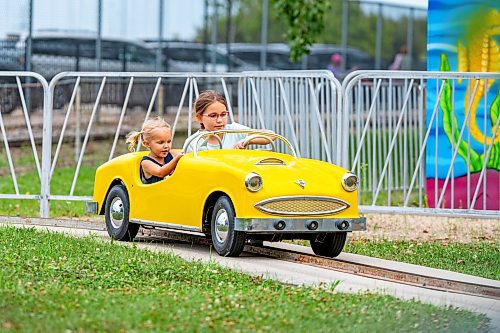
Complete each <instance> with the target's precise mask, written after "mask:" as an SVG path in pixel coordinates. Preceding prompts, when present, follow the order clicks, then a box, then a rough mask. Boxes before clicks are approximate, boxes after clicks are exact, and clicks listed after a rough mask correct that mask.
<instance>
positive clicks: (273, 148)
mask: <svg viewBox="0 0 500 333" xmlns="http://www.w3.org/2000/svg"><path fill="white" fill-rule="evenodd" d="M253 139H264V140H267V141H269V144H270V145H271V151H276V146H275V145H274V142H273V140H271V138H269V137H267V136H265V135H262V134H251V135H248V136H247V137H246V138H245V140H243V142H242V143H241V144H242V145H243V147H244V148H245V149H247V147H248V146H249V145H250V141H252V140H253Z"/></svg>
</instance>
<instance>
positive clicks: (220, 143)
mask: <svg viewBox="0 0 500 333" xmlns="http://www.w3.org/2000/svg"><path fill="white" fill-rule="evenodd" d="M212 136H214V137H216V138H217V141H219V149H222V140H221V138H220V137H219V136H218V135H217V134H212V133H208V134H207V135H206V139H204V140H203V141H202V142H201V144H200V147H201V146H206V145H207V144H208V139H210V137H212Z"/></svg>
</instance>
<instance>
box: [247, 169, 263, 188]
mask: <svg viewBox="0 0 500 333" xmlns="http://www.w3.org/2000/svg"><path fill="white" fill-rule="evenodd" d="M245 186H246V187H247V189H248V190H249V191H250V192H257V191H258V190H260V189H261V188H262V177H261V176H260V175H259V174H258V173H255V172H250V173H249V174H248V175H247V176H246V178H245Z"/></svg>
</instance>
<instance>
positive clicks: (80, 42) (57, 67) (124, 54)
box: [0, 33, 156, 113]
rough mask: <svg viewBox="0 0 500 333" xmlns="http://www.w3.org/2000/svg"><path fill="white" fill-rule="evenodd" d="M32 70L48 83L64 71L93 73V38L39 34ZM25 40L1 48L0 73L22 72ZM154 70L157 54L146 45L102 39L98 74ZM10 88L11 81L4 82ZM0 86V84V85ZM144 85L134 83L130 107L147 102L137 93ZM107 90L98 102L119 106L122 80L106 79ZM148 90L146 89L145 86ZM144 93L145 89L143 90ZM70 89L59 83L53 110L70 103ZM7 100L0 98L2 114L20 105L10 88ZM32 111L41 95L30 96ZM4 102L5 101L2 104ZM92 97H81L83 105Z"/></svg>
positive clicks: (13, 82)
mask: <svg viewBox="0 0 500 333" xmlns="http://www.w3.org/2000/svg"><path fill="white" fill-rule="evenodd" d="M31 45H32V48H31V49H32V56H31V71H33V72H36V73H39V74H41V75H42V76H43V77H44V78H46V79H47V80H50V79H52V78H53V77H54V76H55V75H56V74H58V73H60V72H66V71H76V72H95V71H97V70H98V65H97V58H96V39H95V36H90V35H88V34H66V33H38V34H36V35H33V37H32V44H31ZM25 51H26V37H20V38H19V39H18V41H17V42H15V43H14V44H13V43H12V41H10V44H9V45H8V47H2V48H1V49H0V59H1V60H0V70H7V71H14V70H15V71H23V70H25V68H26V67H25V64H24V62H25ZM155 70H156V54H155V53H154V52H152V51H151V50H150V49H149V48H148V47H147V45H146V44H145V43H142V42H140V41H135V40H127V39H115V38H103V39H102V40H101V71H103V72H151V71H155ZM7 83H8V84H9V85H8V86H9V87H12V85H13V84H15V81H13V79H11V80H9V81H8V82H6V84H5V86H7ZM0 84H2V82H0ZM143 86H144V84H142V83H136V84H135V86H134V87H135V90H134V92H133V93H132V95H131V96H130V100H129V105H130V106H134V105H143V104H145V103H147V100H146V99H145V98H144V97H143V96H142V95H144V93H143V92H141V91H139V90H141V88H143ZM107 87H108V88H107V90H106V92H105V93H104V94H103V97H102V99H101V103H103V104H117V105H119V104H121V103H123V98H122V97H123V96H124V94H125V89H126V86H125V81H124V80H122V81H120V80H113V81H111V80H108V83H107ZM146 88H147V87H146ZM143 90H144V89H143ZM71 92H72V86H71V85H68V84H65V85H63V84H61V85H59V86H58V87H56V90H55V97H54V101H53V102H54V104H53V105H54V107H55V108H56V109H59V108H61V107H63V106H64V105H65V104H66V103H68V102H69V100H70V96H71ZM8 97H9V98H8V99H6V98H2V97H0V106H1V107H2V110H3V112H5V113H8V112H11V111H12V110H14V109H15V108H17V107H19V106H20V105H21V101H20V97H19V95H18V93H17V90H16V89H15V86H14V89H12V88H9V96H8ZM29 98H30V103H29V105H30V106H31V109H34V108H36V107H38V106H39V105H41V103H42V99H43V96H41V95H40V94H30V96H29ZM4 100H6V102H4ZM93 100H95V96H93V95H92V94H82V100H81V102H82V103H87V102H92V101H93Z"/></svg>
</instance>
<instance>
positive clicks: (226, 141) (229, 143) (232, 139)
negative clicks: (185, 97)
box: [186, 123, 250, 153]
mask: <svg viewBox="0 0 500 333" xmlns="http://www.w3.org/2000/svg"><path fill="white" fill-rule="evenodd" d="M224 129H227V130H240V129H250V127H247V126H244V125H241V124H238V123H231V124H227V125H226V127H224ZM207 132H208V131H205V130H198V131H197V132H196V133H194V134H192V135H191V136H190V137H189V138H187V139H186V141H189V140H191V139H192V138H193V137H196V136H198V135H201V134H204V133H207ZM246 136H247V133H225V134H224V136H223V137H222V149H231V148H234V146H235V145H236V143H238V141H240V140H243V139H244V138H246ZM196 141H197V140H196V139H194V140H193V141H191V143H190V144H189V146H188V147H187V149H186V153H189V152H191V151H193V150H194V145H195V144H196ZM204 142H205V139H200V140H199V141H198V151H200V150H211V149H220V146H219V143H216V144H209V143H208V142H207V143H205V144H204V145H201V144H202V143H204Z"/></svg>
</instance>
